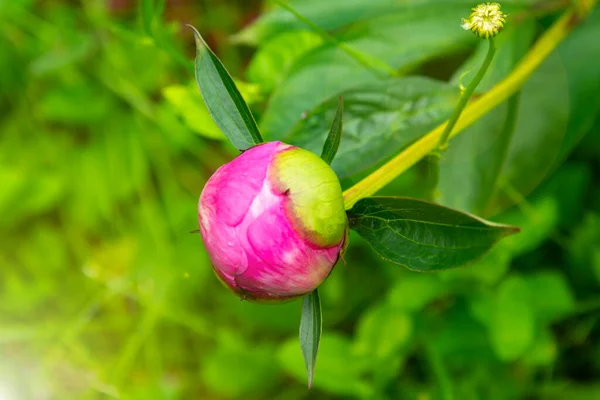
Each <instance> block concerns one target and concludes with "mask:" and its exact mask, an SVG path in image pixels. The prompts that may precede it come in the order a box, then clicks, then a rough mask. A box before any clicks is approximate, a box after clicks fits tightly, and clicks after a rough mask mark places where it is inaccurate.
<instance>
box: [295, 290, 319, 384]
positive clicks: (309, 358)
mask: <svg viewBox="0 0 600 400" xmlns="http://www.w3.org/2000/svg"><path fill="white" fill-rule="evenodd" d="M322 327H323V314H322V310H321V300H320V298H319V290H318V289H315V290H314V291H313V292H312V293H309V294H307V295H306V296H304V299H303V300H302V317H301V319H300V348H301V349H302V357H303V358H304V363H305V364H306V373H307V375H308V388H309V389H310V388H311V387H312V385H313V379H314V376H315V363H316V362H317V352H318V351H319V341H320V340H321V333H322V332H323V328H322Z"/></svg>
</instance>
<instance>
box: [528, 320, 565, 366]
mask: <svg viewBox="0 0 600 400" xmlns="http://www.w3.org/2000/svg"><path fill="white" fill-rule="evenodd" d="M557 356H558V343H557V342H556V339H555V338H554V335H553V333H552V331H551V330H549V329H542V330H541V331H540V333H539V334H538V335H537V337H536V338H535V341H534V342H533V347H532V348H531V349H529V350H528V351H527V352H526V353H525V355H524V356H523V361H524V362H525V363H526V364H527V365H531V366H535V367H544V366H552V365H553V364H554V363H555V362H556V357H557Z"/></svg>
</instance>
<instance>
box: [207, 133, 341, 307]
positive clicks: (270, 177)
mask: <svg viewBox="0 0 600 400" xmlns="http://www.w3.org/2000/svg"><path fill="white" fill-rule="evenodd" d="M198 220H199V223H200V232H201V234H202V238H203V239H204V243H205V245H206V249H207V251H208V254H209V256H210V259H211V261H212V264H213V268H214V270H215V272H216V274H217V276H218V277H219V279H220V280H221V281H222V282H223V283H224V284H225V285H227V286H228V287H229V288H230V289H231V290H233V291H234V292H235V293H237V294H238V295H240V296H241V297H242V299H248V300H254V301H265V300H285V299H290V298H293V297H297V296H302V295H304V294H306V293H309V292H311V291H312V290H314V289H315V288H316V287H317V286H319V284H320V283H321V282H323V280H324V279H325V278H326V277H327V275H329V273H330V272H331V269H332V268H333V266H334V265H335V263H336V261H337V260H338V257H339V254H340V251H341V250H342V248H343V245H344V242H345V240H346V230H347V224H348V222H347V218H346V213H345V211H344V201H343V199H342V189H341V187H340V182H339V180H338V179H337V176H336V175H335V173H334V172H333V170H332V169H331V168H330V167H329V165H327V163H325V162H324V161H323V160H321V159H320V158H319V157H318V156H316V155H315V154H313V153H311V152H310V151H307V150H303V149H300V148H298V147H294V146H290V145H287V144H284V143H281V142H269V143H264V144H261V145H258V146H255V147H252V148H250V149H248V150H246V151H245V152H244V153H242V154H241V155H240V156H239V157H237V158H236V159H234V160H233V161H231V162H230V163H228V164H225V165H223V166H222V167H221V168H219V169H218V170H217V171H216V172H215V174H214V175H213V176H212V177H211V178H210V179H209V180H208V182H207V183H206V186H205V187H204V190H203V191H202V194H201V195H200V201H199V203H198Z"/></svg>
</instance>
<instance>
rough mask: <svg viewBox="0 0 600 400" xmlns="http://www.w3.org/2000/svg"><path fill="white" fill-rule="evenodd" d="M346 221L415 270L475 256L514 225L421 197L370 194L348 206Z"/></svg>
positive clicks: (448, 265)
mask: <svg viewBox="0 0 600 400" xmlns="http://www.w3.org/2000/svg"><path fill="white" fill-rule="evenodd" d="M348 219H349V221H350V227H351V228H352V229H354V230H355V231H357V232H358V233H359V234H360V235H361V236H362V237H363V239H365V240H366V241H367V242H368V243H369V244H370V245H371V246H372V247H373V249H374V250H375V251H376V252H378V253H379V254H380V255H381V256H382V257H383V258H385V259H387V260H389V261H392V262H394V263H397V264H401V265H403V266H405V267H407V268H409V269H412V270H415V271H421V272H425V271H438V270H442V269H447V268H454V267H458V266H461V265H463V264H467V263H469V262H471V261H474V260H476V259H477V258H479V257H481V256H482V255H483V254H485V253H486V252H487V251H488V250H489V249H491V248H492V246H493V245H494V244H495V243H496V242H497V241H498V240H500V239H502V238H503V237H505V236H508V235H511V234H513V233H516V232H518V231H519V229H518V228H516V227H512V226H507V225H500V224H495V223H493V222H488V221H485V220H483V219H480V218H478V217H476V216H474V215H470V214H466V213H462V212H460V211H456V210H452V209H450V208H446V207H443V206H440V205H437V204H434V203H429V202H426V201H423V200H418V199H410V198H402V197H370V198H366V199H362V200H360V201H359V202H357V203H356V204H355V205H354V207H352V209H351V210H349V211H348Z"/></svg>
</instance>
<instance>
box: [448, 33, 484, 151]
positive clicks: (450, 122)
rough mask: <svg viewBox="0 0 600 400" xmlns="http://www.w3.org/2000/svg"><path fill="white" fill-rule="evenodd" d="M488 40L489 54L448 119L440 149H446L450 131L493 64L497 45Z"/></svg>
mask: <svg viewBox="0 0 600 400" xmlns="http://www.w3.org/2000/svg"><path fill="white" fill-rule="evenodd" d="M488 42H489V48H488V53H487V56H485V60H483V64H481V67H479V71H477V75H475V77H474V78H473V80H472V81H471V83H469V85H468V86H467V88H466V89H465V91H464V92H463V94H462V95H461V96H460V99H459V100H458V104H457V105H456V108H455V109H454V113H453V114H452V116H451V117H450V119H449V120H448V124H447V125H446V128H445V129H444V132H443V133H442V137H440V143H439V146H438V148H439V149H440V151H444V150H445V149H446V147H447V146H448V139H449V138H450V133H451V132H452V129H453V128H454V125H456V121H458V118H459V117H460V114H462V112H463V110H464V109H465V106H466V105H467V103H468V102H469V98H471V96H472V95H473V92H474V91H475V89H476V88H477V86H479V83H480V82H481V80H482V79H483V77H484V76H485V73H486V72H487V70H488V68H489V67H490V65H491V64H492V59H493V58H494V55H495V54H496V45H495V43H494V39H493V38H489V39H488Z"/></svg>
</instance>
